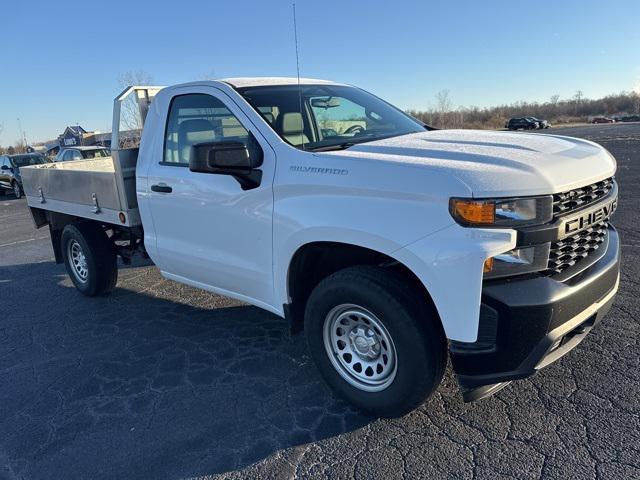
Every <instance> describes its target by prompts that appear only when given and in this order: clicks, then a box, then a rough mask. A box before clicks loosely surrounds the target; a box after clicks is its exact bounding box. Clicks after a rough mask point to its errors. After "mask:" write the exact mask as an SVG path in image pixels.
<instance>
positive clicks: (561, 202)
mask: <svg viewBox="0 0 640 480" xmlns="http://www.w3.org/2000/svg"><path fill="white" fill-rule="evenodd" d="M612 189H613V177H609V178H606V179H604V180H602V181H600V182H596V183H592V184H591V185H586V186H584V187H580V188H575V189H573V190H569V191H567V192H561V193H556V194H554V195H553V215H554V216H556V217H557V216H560V215H564V214H565V213H568V212H572V211H574V210H577V209H579V208H583V207H586V206H587V205H591V204H592V203H595V202H597V201H598V200H600V199H601V198H604V197H605V196H606V195H607V194H608V193H609V192H610V191H611V190H612Z"/></svg>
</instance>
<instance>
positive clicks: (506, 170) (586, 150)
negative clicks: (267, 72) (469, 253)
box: [331, 130, 616, 197]
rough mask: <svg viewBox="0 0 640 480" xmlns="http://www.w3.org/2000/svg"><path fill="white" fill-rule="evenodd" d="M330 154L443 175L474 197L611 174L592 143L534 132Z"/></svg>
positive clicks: (550, 189) (425, 137)
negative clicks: (450, 177)
mask: <svg viewBox="0 0 640 480" xmlns="http://www.w3.org/2000/svg"><path fill="white" fill-rule="evenodd" d="M331 153H334V154H338V155H344V156H349V157H364V158H367V159H375V160H381V161H387V162H400V163H402V164H405V165H415V166H416V167H428V168H430V169H434V170H438V171H440V172H441V173H448V174H450V175H454V176H455V177H457V178H458V179H459V180H460V181H461V182H463V183H464V184H465V185H466V186H467V187H468V188H469V189H470V190H471V192H472V193H473V196H475V197H489V196H512V195H519V196H520V195H545V194H551V193H557V192H563V191H567V190H572V189H574V188H577V187H581V186H584V185H588V184H590V183H595V182H597V181H600V180H602V179H604V178H608V177H611V176H612V175H613V174H614V173H615V171H616V162H615V159H614V158H613V157H612V156H611V154H610V153H609V152H607V151H606V150H605V149H604V148H603V147H601V146H600V145H598V144H596V143H593V142H590V141H587V140H582V139H577V138H571V137H562V136H558V135H547V134H538V133H532V134H526V133H509V132H494V131H483V130H433V131H427V132H420V133H413V134H409V135H403V136H400V137H393V138H388V139H384V140H377V141H374V142H368V143H362V144H357V145H354V146H353V147H351V148H349V149H347V150H342V151H339V152H331Z"/></svg>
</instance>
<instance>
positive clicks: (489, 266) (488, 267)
mask: <svg viewBox="0 0 640 480" xmlns="http://www.w3.org/2000/svg"><path fill="white" fill-rule="evenodd" d="M491 270H493V257H489V258H487V259H486V260H485V261H484V267H482V272H483V273H488V272H490V271H491Z"/></svg>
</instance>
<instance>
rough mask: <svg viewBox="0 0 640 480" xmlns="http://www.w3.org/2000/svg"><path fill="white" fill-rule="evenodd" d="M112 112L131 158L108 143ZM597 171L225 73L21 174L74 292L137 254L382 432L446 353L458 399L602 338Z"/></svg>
mask: <svg viewBox="0 0 640 480" xmlns="http://www.w3.org/2000/svg"><path fill="white" fill-rule="evenodd" d="M131 95H133V97H132V96H131ZM125 98H134V99H135V101H136V102H137V105H138V106H139V107H140V114H141V118H142V120H143V121H144V128H143V131H142V135H141V140H140V146H139V150H138V149H135V148H134V149H131V148H129V149H125V148H121V147H120V145H121V143H122V135H123V134H122V133H121V132H120V131H119V130H120V123H121V118H120V117H121V105H122V102H123V101H124V99H125ZM129 143H131V142H129ZM615 171H616V162H615V160H614V158H613V157H612V156H611V155H610V154H609V153H608V152H607V151H606V150H605V149H604V148H602V147H601V146H599V145H597V144H595V143H592V142H589V141H585V140H578V139H573V138H567V137H560V136H555V135H548V134H524V133H523V134H520V133H508V132H493V131H462V130H436V129H433V128H430V127H429V126H426V125H424V124H422V123H420V122H418V121H416V120H415V119H413V118H412V117H410V116H408V115H406V114H405V113H403V112H402V111H400V110H398V109H397V108H395V107H393V106H391V105H390V104H388V103H386V102H384V101H383V100H380V99H379V98H377V97H375V96H373V95H371V94H369V93H367V92H365V91H363V90H361V89H359V88H356V87H353V86H348V85H343V84H338V83H333V82H328V81H321V80H311V79H302V80H298V79H287V78H237V79H227V80H220V81H213V82H212V81H202V82H195V83H188V84H184V85H176V86H173V87H168V88H159V87H131V88H129V89H127V90H126V91H125V92H123V94H122V95H120V96H119V97H118V98H116V101H115V108H114V125H113V140H112V157H111V158H108V159H99V160H86V161H77V162H65V163H56V164H48V165H42V166H36V167H30V168H25V169H23V173H22V178H23V182H24V190H25V193H26V196H27V199H28V204H29V206H30V208H31V212H32V215H33V218H34V220H35V223H36V226H37V227H43V226H45V225H48V226H49V229H50V233H51V240H52V243H53V250H54V252H55V258H56V260H57V261H58V262H59V263H62V262H64V263H65V265H66V268H67V271H68V273H69V275H70V277H71V279H72V280H73V283H74V284H75V286H76V287H77V288H78V290H80V291H81V292H82V293H84V294H85V295H89V296H93V295H101V294H106V293H108V292H109V291H110V290H111V289H112V288H113V287H114V286H115V284H116V280H117V266H116V265H117V257H121V259H122V260H123V261H124V262H125V263H126V262H128V261H129V260H130V258H131V256H132V255H134V254H136V253H141V254H143V255H148V256H149V257H151V259H152V260H153V262H154V263H155V264H156V265H157V266H158V268H159V269H160V271H161V272H162V275H163V276H164V277H166V278H168V279H171V280H174V281H177V282H181V283H185V284H188V285H192V286H194V287H198V288H202V289H205V290H209V291H212V292H216V293H219V294H222V295H227V296H230V297H234V298H237V299H240V300H243V301H245V302H247V303H250V304H253V305H256V306H258V307H261V308H263V309H265V310H268V311H270V312H273V313H275V314H276V315H279V316H281V317H285V318H287V319H289V320H290V321H291V324H292V328H293V329H294V330H300V329H304V331H305V334H306V338H307V341H308V347H309V352H310V354H311V356H312V357H313V359H314V361H315V363H316V364H317V366H318V369H319V371H320V373H321V374H322V376H323V377H324V379H325V380H326V382H327V383H328V384H329V385H330V386H331V387H332V388H333V389H334V390H335V391H336V392H337V393H338V394H340V395H342V396H343V397H344V398H346V399H347V400H348V401H350V402H351V403H352V404H354V405H356V406H358V407H360V408H362V409H364V410H366V411H368V412H370V413H372V414H374V415H379V416H398V415H402V414H405V413H406V412H409V411H410V410H412V409H413V408H415V407H416V406H418V405H420V404H421V403H422V402H423V401H424V400H425V399H426V398H427V397H428V396H429V395H431V394H432V393H433V392H434V390H435V389H436V388H437V386H438V384H439V383H440V381H441V379H442V376H443V372H444V370H445V365H446V363H447V355H449V356H450V358H451V360H452V365H453V370H454V372H455V374H456V377H457V380H458V382H459V385H460V388H461V390H462V393H463V396H464V399H465V400H466V401H471V400H477V399H479V398H483V397H486V396H488V395H491V394H492V393H494V392H496V391H497V390H499V389H500V388H502V387H503V386H504V385H506V384H507V383H508V382H510V381H512V380H516V379H521V378H525V377H527V376H530V375H532V374H534V373H535V372H536V371H537V370H538V369H540V368H542V367H544V366H546V365H548V364H549V363H551V362H553V361H554V360H556V359H558V358H559V357H561V356H562V355H564V354H565V353H567V352H568V351H569V350H571V349H572V348H573V347H575V346H576V345H577V344H578V343H579V342H580V341H581V340H582V339H583V338H584V337H585V335H586V334H587V333H588V332H589V331H590V330H591V328H592V327H593V326H594V325H595V324H596V323H597V322H598V321H600V319H601V318H602V316H603V315H604V314H605V313H606V312H607V310H608V309H609V307H610V305H611V303H612V301H613V298H614V295H615V293H616V291H617V289H618V281H619V241H618V235H617V233H616V231H615V229H614V228H613V227H612V226H611V225H609V218H610V216H611V215H612V213H613V212H614V210H615V208H616V200H617V195H618V192H617V186H616V182H615V180H614V174H615Z"/></svg>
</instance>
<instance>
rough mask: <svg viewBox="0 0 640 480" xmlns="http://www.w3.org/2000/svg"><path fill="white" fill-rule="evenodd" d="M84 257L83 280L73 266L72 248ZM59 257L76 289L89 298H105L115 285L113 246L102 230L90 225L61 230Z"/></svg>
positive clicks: (79, 225) (76, 225)
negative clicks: (62, 259) (60, 252)
mask: <svg viewBox="0 0 640 480" xmlns="http://www.w3.org/2000/svg"><path fill="white" fill-rule="evenodd" d="M76 247H77V248H78V249H79V251H80V252H81V254H82V255H84V259H85V262H84V263H85V266H86V268H83V269H82V271H83V272H85V271H86V277H85V278H84V280H83V278H82V275H81V274H80V273H79V271H78V270H77V267H74V266H73V265H72V262H73V260H72V259H71V258H70V255H73V254H72V253H71V250H72V248H76ZM61 248H62V256H63V258H64V264H65V267H66V268H67V273H68V274H69V277H70V278H71V281H72V282H73V284H74V285H75V287H76V288H77V289H78V290H79V291H80V293H82V294H83V295H86V296H88V297H95V296H98V295H105V294H107V293H109V292H110V291H111V290H113V288H114V287H115V286H116V282H117V281H118V264H117V258H116V252H115V249H114V247H113V244H112V243H111V241H110V240H109V237H107V234H106V233H105V231H104V230H103V229H102V228H101V227H100V226H99V225H97V224H94V223H92V222H79V223H72V224H69V225H67V226H66V227H64V230H63V231H62V237H61Z"/></svg>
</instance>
